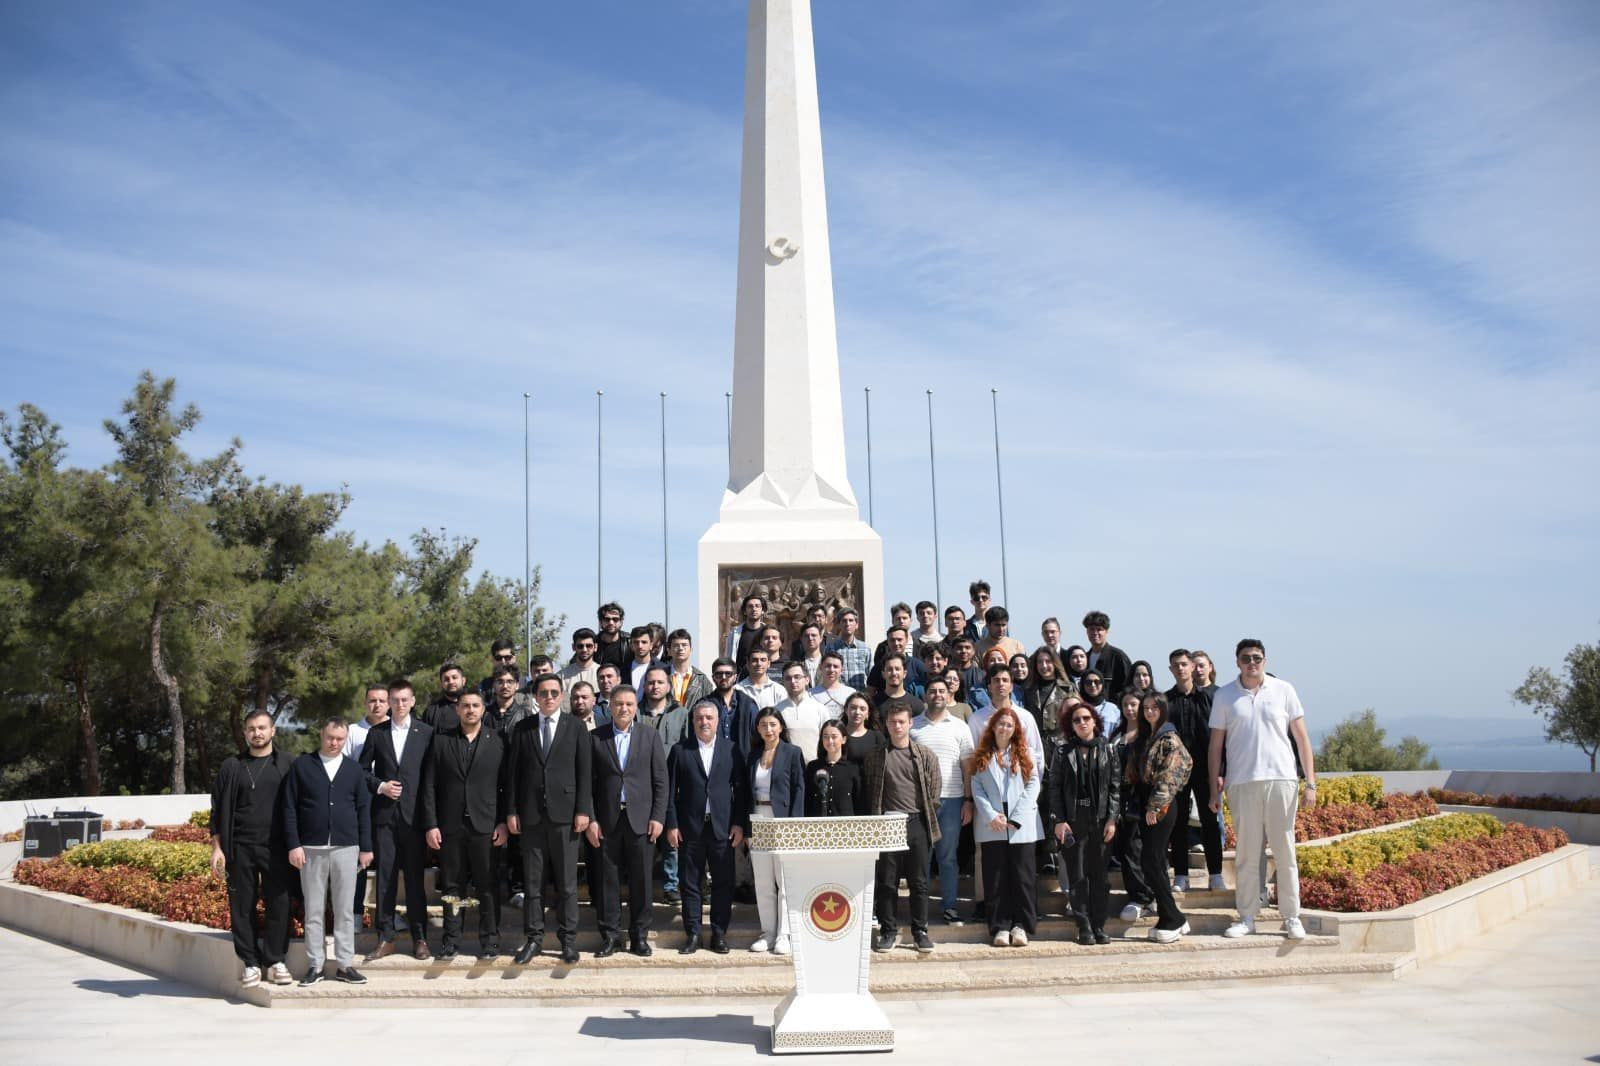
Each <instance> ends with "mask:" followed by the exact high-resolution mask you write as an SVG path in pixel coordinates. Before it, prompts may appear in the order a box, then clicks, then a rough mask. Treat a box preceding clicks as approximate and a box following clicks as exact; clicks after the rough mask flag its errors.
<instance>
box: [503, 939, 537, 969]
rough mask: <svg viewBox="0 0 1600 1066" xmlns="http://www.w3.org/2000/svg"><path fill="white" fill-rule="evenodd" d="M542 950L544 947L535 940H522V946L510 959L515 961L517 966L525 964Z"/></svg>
mask: <svg viewBox="0 0 1600 1066" xmlns="http://www.w3.org/2000/svg"><path fill="white" fill-rule="evenodd" d="M543 950H544V948H543V947H542V946H541V945H540V944H539V942H538V941H537V940H531V939H530V940H524V941H523V942H522V946H521V947H520V948H518V949H517V954H516V956H515V957H514V958H513V959H512V960H511V961H513V962H515V963H516V964H517V965H518V966H526V965H528V963H530V962H532V961H533V957H534V956H535V955H537V954H539V953H540V952H542V951H543Z"/></svg>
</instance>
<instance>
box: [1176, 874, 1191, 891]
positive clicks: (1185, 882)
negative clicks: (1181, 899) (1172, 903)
mask: <svg viewBox="0 0 1600 1066" xmlns="http://www.w3.org/2000/svg"><path fill="white" fill-rule="evenodd" d="M1172 891H1174V892H1187V891H1189V875H1188V874H1184V875H1183V876H1182V877H1178V878H1174V879H1173V882H1172Z"/></svg>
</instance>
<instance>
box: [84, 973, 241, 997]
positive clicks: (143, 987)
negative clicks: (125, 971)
mask: <svg viewBox="0 0 1600 1066" xmlns="http://www.w3.org/2000/svg"><path fill="white" fill-rule="evenodd" d="M72 983H73V984H74V985H76V986H77V987H78V988H81V989H83V990H84V991H85V992H104V993H105V994H106V995H109V996H117V997H119V998H121V999H138V998H139V997H140V996H164V997H166V998H168V999H216V998H217V997H216V996H213V995H209V994H207V993H205V992H201V991H199V990H198V989H194V988H190V987H189V986H188V985H185V984H182V983H181V982H178V981H168V980H164V979H163V978H160V977H126V978H122V979H120V980H115V981H110V980H105V979H103V978H99V977H84V978H80V979H79V980H76V981H74V982H72Z"/></svg>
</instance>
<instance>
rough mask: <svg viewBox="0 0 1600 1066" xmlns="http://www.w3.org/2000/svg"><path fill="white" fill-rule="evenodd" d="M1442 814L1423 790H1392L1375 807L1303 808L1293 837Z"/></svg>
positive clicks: (1321, 836) (1334, 833)
mask: <svg viewBox="0 0 1600 1066" xmlns="http://www.w3.org/2000/svg"><path fill="white" fill-rule="evenodd" d="M1438 813H1439V807H1438V805H1437V804H1436V803H1434V801H1433V800H1431V799H1429V798H1428V797H1427V796H1425V795H1423V794H1422V793H1421V792H1413V793H1405V792H1391V793H1389V794H1388V795H1387V796H1385V797H1383V801H1382V802H1381V803H1379V804H1378V806H1376V807H1370V806H1368V805H1367V804H1365V803H1335V804H1330V805H1329V806H1326V807H1302V808H1300V811H1299V813H1297V814H1296V815H1295V819H1294V838H1295V839H1296V840H1299V841H1306V840H1322V839H1324V838H1326V837H1336V836H1340V835H1342V834H1344V833H1354V832H1355V831H1356V830H1358V829H1374V828H1376V827H1378V826H1380V825H1393V824H1395V823H1396V822H1409V821H1412V820H1414V819H1417V818H1426V817H1428V816H1429V815H1434V814H1438Z"/></svg>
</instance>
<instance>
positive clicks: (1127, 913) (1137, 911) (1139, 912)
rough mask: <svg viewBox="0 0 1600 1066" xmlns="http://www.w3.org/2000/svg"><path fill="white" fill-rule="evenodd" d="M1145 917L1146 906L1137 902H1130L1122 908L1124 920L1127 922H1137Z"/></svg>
mask: <svg viewBox="0 0 1600 1066" xmlns="http://www.w3.org/2000/svg"><path fill="white" fill-rule="evenodd" d="M1143 917H1144V908H1143V907H1141V906H1139V905H1138V904H1137V903H1130V904H1128V905H1127V906H1126V907H1124V908H1122V920H1123V921H1125V922H1137V921H1138V920H1139V919H1140V918H1143Z"/></svg>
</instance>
